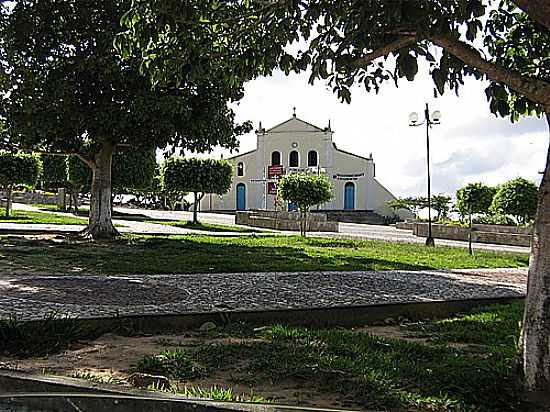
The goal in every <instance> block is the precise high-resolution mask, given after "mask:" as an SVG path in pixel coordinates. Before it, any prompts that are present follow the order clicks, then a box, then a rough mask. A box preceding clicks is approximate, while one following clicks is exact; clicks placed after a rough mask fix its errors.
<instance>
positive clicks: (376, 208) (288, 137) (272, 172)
mask: <svg viewBox="0 0 550 412" xmlns="http://www.w3.org/2000/svg"><path fill="white" fill-rule="evenodd" d="M256 136H257V147H256V149H255V150H252V151H250V152H246V153H242V154H239V155H237V156H234V157H231V158H229V159H228V160H229V161H230V162H232V163H233V164H234V173H235V176H234V178H233V183H232V186H231V189H230V190H229V192H228V193H226V194H225V195H222V196H220V195H216V194H211V195H206V196H205V197H204V198H203V199H202V201H201V205H200V209H201V211H203V212H207V211H235V210H249V209H275V208H277V209H278V210H281V209H290V210H292V208H293V205H292V204H290V205H287V204H282V202H281V201H280V200H278V199H277V188H276V180H277V177H278V176H281V175H284V174H289V173H296V172H306V173H315V174H318V173H319V174H325V175H326V176H327V177H328V178H329V180H330V182H331V184H332V188H333V199H332V200H331V201H330V202H327V203H325V204H323V205H320V206H319V210H327V211H329V210H330V211H348V212H351V211H371V212H376V213H378V214H379V215H382V216H391V215H393V212H392V210H391V209H390V208H389V207H388V206H387V205H386V202H387V201H388V200H391V199H395V197H394V196H393V195H392V194H391V193H390V192H389V191H388V190H387V189H386V188H385V187H384V186H382V184H380V183H379V182H378V180H377V179H376V169H375V164H374V160H373V157H372V154H371V155H369V157H363V156H359V155H356V154H354V153H350V152H346V151H344V150H341V149H338V148H337V147H336V144H335V143H334V142H333V139H332V137H333V131H332V130H331V127H330V122H329V125H328V127H325V128H321V127H317V126H314V125H312V124H309V123H307V122H305V121H303V120H300V119H298V118H297V117H296V114H295V113H294V115H293V116H292V117H291V118H290V119H289V120H287V121H285V122H283V123H281V124H278V125H277V126H274V127H272V128H270V129H267V130H266V129H264V128H262V126H261V123H260V127H259V128H258V130H257V131H256Z"/></svg>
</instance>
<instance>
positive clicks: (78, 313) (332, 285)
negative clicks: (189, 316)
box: [0, 269, 527, 320]
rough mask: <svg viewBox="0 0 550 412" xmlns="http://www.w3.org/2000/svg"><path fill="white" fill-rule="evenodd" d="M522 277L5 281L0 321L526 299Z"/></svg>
mask: <svg viewBox="0 0 550 412" xmlns="http://www.w3.org/2000/svg"><path fill="white" fill-rule="evenodd" d="M526 277H527V270H526V269H485V270H483V269H477V270H454V271H418V272H416V271H383V272H372V271H371V272H363V271H355V272H302V273H278V272H270V273H224V274H181V275H131V276H96V275H36V274H33V275H25V274H18V275H3V276H0V317H8V316H10V315H15V316H16V317H17V318H18V319H20V320H29V319H40V318H43V317H44V316H45V315H46V314H48V313H51V312H52V311H55V312H58V313H59V314H66V315H70V316H75V317H81V318H95V317H113V316H118V315H120V316H122V315H145V314H157V315H158V314H178V313H190V312H217V311H231V310H266V309H288V308H314V307H335V306H346V305H369V304H385V303H404V302H429V301H440V300H454V299H469V298H494V297H510V296H524V295H525V292H526Z"/></svg>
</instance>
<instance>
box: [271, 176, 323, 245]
mask: <svg viewBox="0 0 550 412" xmlns="http://www.w3.org/2000/svg"><path fill="white" fill-rule="evenodd" d="M277 186H278V189H277V193H278V197H280V198H281V199H284V200H286V201H287V202H292V203H295V204H296V206H298V209H299V210H300V213H301V216H300V235H302V236H306V232H307V214H308V212H309V209H310V208H311V207H312V206H316V205H320V204H321V203H325V202H328V201H329V200H330V199H332V187H331V185H330V182H329V181H328V179H327V178H326V177H325V176H323V175H307V174H305V173H293V174H290V175H287V176H284V177H282V178H281V179H279V181H278V182H277Z"/></svg>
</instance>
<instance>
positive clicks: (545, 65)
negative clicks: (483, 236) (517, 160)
mask: <svg viewBox="0 0 550 412" xmlns="http://www.w3.org/2000/svg"><path fill="white" fill-rule="evenodd" d="M308 3H309V4H308V8H307V11H305V13H304V19H303V20H306V21H309V24H310V26H315V27H316V30H315V34H314V36H312V38H311V39H310V45H311V47H310V48H309V50H307V51H306V53H304V55H303V56H302V58H306V57H304V56H307V59H308V60H310V62H311V67H312V68H313V70H312V75H311V81H314V80H315V79H318V78H323V79H326V80H327V81H328V83H329V84H331V85H332V86H333V88H334V91H335V92H336V93H338V95H339V97H340V98H341V99H342V100H343V101H349V100H350V98H351V94H350V87H351V86H352V85H354V84H363V85H364V86H365V87H366V89H367V90H374V91H378V90H379V88H380V87H381V86H382V85H384V83H385V81H386V80H393V81H394V82H395V83H396V84H397V82H398V80H399V79H400V78H406V79H407V80H414V78H415V76H416V74H417V72H418V70H419V67H421V66H419V64H418V61H419V60H425V61H427V62H428V65H427V66H428V67H429V72H430V74H431V76H432V78H433V80H434V84H435V89H434V92H435V93H436V94H443V93H444V92H445V90H446V88H447V87H448V88H449V89H451V90H454V91H456V92H457V91H458V89H459V87H460V86H461V85H462V84H463V80H464V78H465V77H466V76H473V77H475V78H476V79H479V80H486V81H488V82H489V83H488V86H487V88H486V95H487V99H488V101H489V108H490V110H491V111H492V112H493V113H495V114H496V115H499V116H509V117H510V118H511V120H512V121H515V120H517V119H518V118H519V117H520V116H524V115H545V116H546V118H547V121H548V123H549V125H550V26H549V19H550V18H549V16H548V10H549V6H548V2H547V1H545V0H521V1H519V0H518V1H516V0H513V1H497V0H493V1H491V0H417V1H405V0H403V1H399V0H392V1H389V0H388V1H380V0H341V1H329V0H311V1H310V2H308ZM516 6H519V7H520V8H517V7H516ZM304 24H306V23H304ZM549 166H550V148H549V151H548V155H547V164H546V168H545V171H544V175H543V179H542V183H541V187H540V190H539V200H538V212H537V218H536V222H535V229H534V237H533V242H532V251H531V259H530V266H529V282H528V292H527V301H526V308H525V318H524V322H523V331H522V335H523V336H522V338H523V339H522V349H523V359H522V360H523V371H524V375H525V382H526V386H527V389H528V390H530V391H532V392H534V393H537V394H542V395H544V394H546V395H548V394H550V305H549V304H548V302H549V301H550V218H549V217H550V167H549Z"/></svg>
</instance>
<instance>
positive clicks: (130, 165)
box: [67, 149, 157, 196]
mask: <svg viewBox="0 0 550 412" xmlns="http://www.w3.org/2000/svg"><path fill="white" fill-rule="evenodd" d="M156 167H157V161H156V156H155V150H154V149H143V150H132V151H124V152H121V153H116V154H115V155H114V156H113V165H112V169H113V170H112V180H111V185H112V193H113V196H115V195H116V194H122V193H129V192H131V191H132V190H134V189H146V188H148V187H150V186H151V185H152V183H153V178H154V176H155V169H156ZM67 175H68V181H69V182H70V184H71V186H72V187H73V189H74V191H75V192H76V193H82V192H89V191H90V189H91V187H92V170H91V169H90V168H89V167H88V165H86V164H85V163H84V162H83V161H82V160H80V159H79V158H78V157H76V156H69V159H68V160H67Z"/></svg>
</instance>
